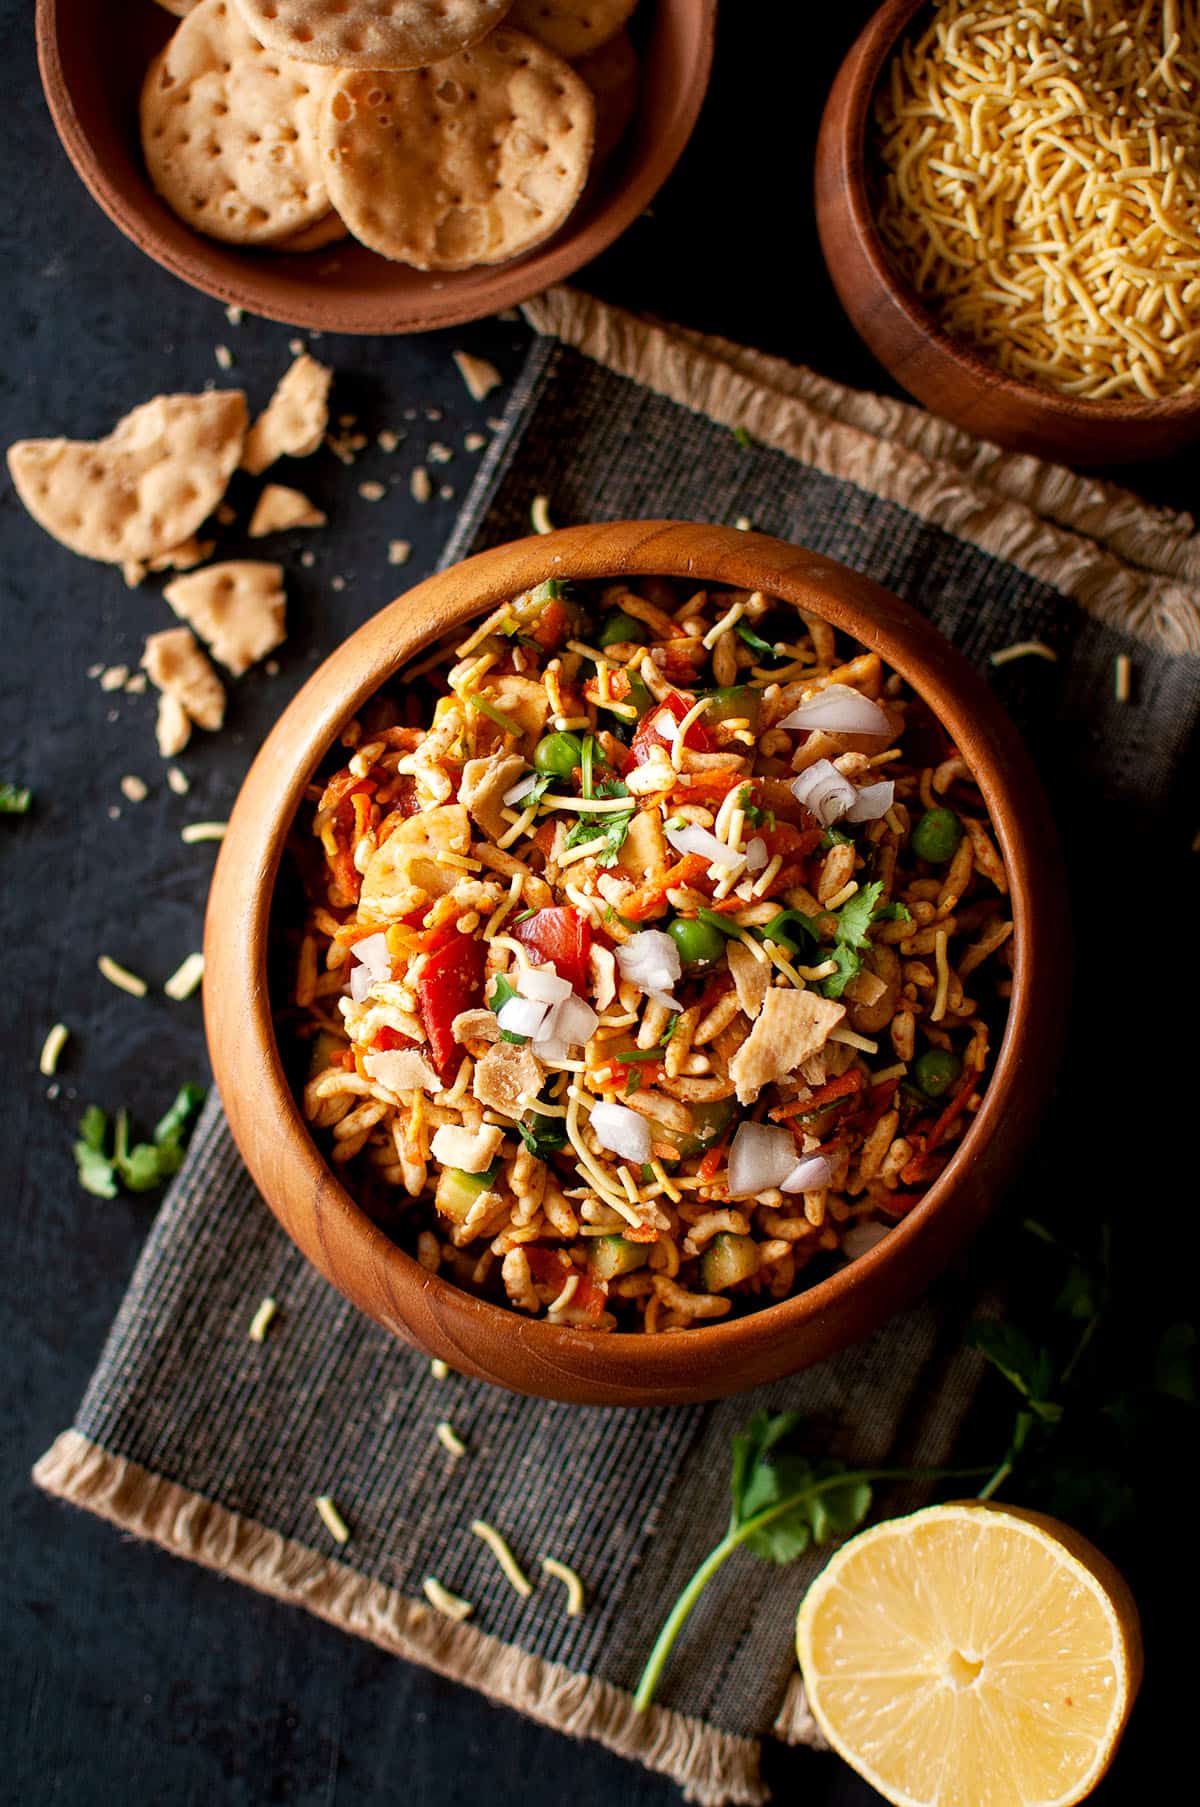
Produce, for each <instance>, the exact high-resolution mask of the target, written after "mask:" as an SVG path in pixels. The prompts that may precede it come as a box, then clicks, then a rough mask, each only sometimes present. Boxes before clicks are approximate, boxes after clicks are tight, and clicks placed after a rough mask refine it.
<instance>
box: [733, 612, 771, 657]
mask: <svg viewBox="0 0 1200 1807" xmlns="http://www.w3.org/2000/svg"><path fill="white" fill-rule="evenodd" d="M733 631H734V633H735V634H736V635H737V637H738V639H739V640H742V641H744V642H745V644H746V645H747V646H748V647H749V648H750V651H751V652H752V653H757V654H758V656H759V658H760V659H771V660H775V659H777V658H778V657H779V654H778V653H777V652H776V651H775V648H774V647H773V646H772V645H771V642H770V641H769V640H764V639H763V637H762V635H761V634H756V633H755V631H754V629H753V628H752V627H747V626H746V623H745V622H744V621H738V622H735V624H734V629H733Z"/></svg>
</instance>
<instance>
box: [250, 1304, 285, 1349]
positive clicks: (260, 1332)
mask: <svg viewBox="0 0 1200 1807" xmlns="http://www.w3.org/2000/svg"><path fill="white" fill-rule="evenodd" d="M278 1309H279V1308H278V1306H277V1305H276V1303H275V1301H274V1299H272V1298H269V1297H268V1298H266V1299H264V1300H263V1302H262V1304H261V1305H260V1306H259V1308H258V1310H257V1311H256V1312H255V1314H254V1316H253V1317H252V1318H251V1320H250V1328H249V1330H248V1331H247V1332H246V1335H247V1336H248V1337H249V1339H250V1341H251V1342H252V1343H262V1342H265V1341H266V1337H267V1326H268V1325H269V1324H270V1322H271V1319H272V1318H273V1317H274V1316H275V1313H276V1312H277V1310H278Z"/></svg>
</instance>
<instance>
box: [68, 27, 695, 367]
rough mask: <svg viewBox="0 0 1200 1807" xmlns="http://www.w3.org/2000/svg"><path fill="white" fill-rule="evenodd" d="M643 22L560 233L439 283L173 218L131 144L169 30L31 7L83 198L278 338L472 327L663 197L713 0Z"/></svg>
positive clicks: (688, 115)
mask: <svg viewBox="0 0 1200 1807" xmlns="http://www.w3.org/2000/svg"><path fill="white" fill-rule="evenodd" d="M639 12H644V13H645V14H646V20H645V25H646V28H647V29H646V30H645V33H644V38H645V49H644V54H643V55H642V58H641V87H640V90H639V95H638V109H637V115H636V117H635V119H634V122H633V124H632V126H631V127H630V130H629V133H628V135H627V137H626V139H625V141H624V142H623V143H622V144H621V146H620V147H619V148H618V149H617V151H616V152H615V153H614V155H613V157H612V159H611V161H610V162H609V163H607V164H606V165H605V166H604V168H603V169H602V170H600V171H599V172H598V174H597V175H596V176H595V177H594V178H593V180H592V182H591V183H589V185H588V188H587V189H586V190H585V192H584V194H583V196H582V197H581V199H580V201H579V203H578V205H577V206H576V208H575V211H574V212H573V213H572V215H571V217H570V219H569V220H567V222H566V223H565V225H564V226H563V228H562V230H561V231H560V232H558V233H557V234H556V235H555V236H554V237H553V238H551V239H548V240H547V241H546V243H545V244H543V245H539V246H537V247H536V248H535V249H534V250H532V251H530V252H528V253H527V254H526V255H525V256H524V257H519V258H515V259H513V260H512V261H511V262H509V263H504V264H494V265H488V266H482V265H481V266H480V267H479V268H477V269H474V270H461V271H456V272H453V273H449V272H447V273H441V274H439V273H437V272H430V273H426V272H424V271H421V270H413V269H410V268H409V267H408V266H407V265H406V264H398V263H389V262H388V261H387V259H386V258H382V257H378V256H376V255H375V253H374V252H372V251H368V250H366V249H365V248H364V247H363V246H362V245H357V244H355V242H354V240H353V239H346V240H345V241H343V242H341V243H338V244H336V245H331V246H330V247H329V248H328V249H327V250H324V251H315V252H310V253H309V254H308V255H307V256H303V257H297V256H288V255H286V254H282V253H279V252H274V253H272V252H269V251H255V250H249V249H240V248H239V247H238V246H236V245H225V244H220V243H219V242H218V241H217V240H216V239H209V238H204V237H202V236H201V235H200V234H199V233H196V232H193V231H192V230H191V228H190V227H189V226H185V225H184V223H183V221H182V220H180V219H177V218H176V216H175V215H174V214H173V213H172V212H171V210H170V208H169V207H168V206H167V205H166V203H165V202H164V201H162V200H160V199H159V197H158V195H157V194H156V193H155V191H154V189H153V188H152V187H151V185H150V181H149V178H148V177H147V175H146V171H145V167H144V165H143V162H142V154H141V146H140V144H139V140H138V94H139V92H140V90H141V84H142V77H143V76H144V74H145V72H146V65H147V64H148V63H149V61H150V58H151V57H152V56H153V55H154V54H155V53H156V52H157V51H158V50H159V49H161V47H162V45H163V44H164V43H165V41H166V39H167V38H168V36H169V35H170V33H171V31H172V30H173V29H174V27H175V25H176V23H177V21H176V20H174V19H172V18H171V16H170V14H168V13H167V12H165V11H164V10H163V8H162V7H160V6H156V5H155V4H153V0H121V4H120V5H119V6H118V7H114V5H113V0H37V38H38V61H39V65H40V67H41V72H42V86H43V87H44V89H45V91H46V99H47V101H48V103H49V106H50V112H51V114H52V116H53V118H54V123H55V126H56V127H57V129H58V135H59V137H60V138H61V140H62V143H63V147H64V149H65V150H66V153H67V155H68V156H69V157H70V159H71V162H72V163H73V164H74V165H75V168H76V170H77V171H78V173H79V175H80V176H81V178H82V179H83V182H84V184H85V186H86V187H87V189H88V191H89V192H90V194H91V195H92V198H93V199H94V200H96V201H98V202H99V204H100V206H101V207H103V209H104V211H105V213H107V215H108V217H109V218H110V219H111V220H112V221H114V223H115V224H116V225H118V226H119V227H120V228H121V231H122V232H123V233H124V234H125V236H126V238H130V239H132V240H133V242H134V244H135V245H137V246H138V247H139V249H140V250H142V251H145V252H146V254H147V255H148V256H150V257H152V258H154V260H155V262H156V263H160V264H162V265H163V267H164V269H167V270H170V271H171V272H172V274H173V275H175V276H180V277H182V278H183V280H184V282H188V283H191V285H192V287H193V288H197V289H202V290H203V291H204V293H205V294H206V295H214V296H215V297H216V298H217V300H218V301H223V302H226V303H234V304H236V305H237V306H238V307H244V308H247V309H248V310H249V311H250V312H251V313H253V314H262V315H264V316H265V317H266V318H267V319H268V320H282V321H283V322H284V323H285V324H286V325H288V326H306V327H315V328H317V329H319V330H323V331H328V332H342V333H409V332H424V331H426V330H428V329H430V328H433V327H439V326H453V325H455V324H457V323H458V322H460V321H463V320H478V319H481V318H482V317H483V316H484V315H485V314H494V313H496V312H497V311H498V310H499V309H501V308H506V307H513V306H515V305H516V303H517V302H519V301H524V300H526V299H527V298H528V297H529V296H530V295H536V294H538V293H539V292H540V291H541V290H542V289H544V288H546V287H547V286H548V285H549V284H550V283H553V282H561V281H563V280H564V279H565V278H566V277H568V276H570V275H571V274H572V272H573V271H575V270H578V269H579V268H580V266H581V265H582V264H585V263H588V262H589V261H590V260H591V259H592V258H593V257H596V256H598V254H599V253H600V252H601V251H603V250H604V248H605V247H606V246H607V245H610V244H611V243H612V242H613V240H614V239H615V238H617V237H618V235H619V234H620V233H622V232H624V230H625V228H626V227H627V226H628V225H629V224H630V223H631V222H632V221H633V220H635V219H636V218H637V217H638V215H639V214H640V213H642V212H643V211H644V209H645V208H646V207H648V206H649V204H650V202H651V201H652V200H653V198H654V196H655V195H656V194H657V192H658V190H659V189H660V188H661V187H662V185H663V183H664V182H665V181H666V179H667V177H668V176H669V175H670V173H671V170H672V169H673V168H674V167H675V163H676V161H677V160H678V158H679V155H680V153H681V151H682V150H683V147H684V145H685V144H686V143H687V141H688V138H689V137H690V136H691V131H692V127H693V126H694V125H695V123H696V118H697V115H698V114H699V111H700V106H701V102H702V101H703V99H704V93H705V89H706V88H707V86H708V77H709V70H710V67H711V64H712V50H713V27H714V22H715V17H716V0H641V7H640V9H639ZM638 23H639V16H638V15H637V14H635V16H634V24H635V25H637V24H638ZM641 41H642V34H641V33H639V43H640V42H641Z"/></svg>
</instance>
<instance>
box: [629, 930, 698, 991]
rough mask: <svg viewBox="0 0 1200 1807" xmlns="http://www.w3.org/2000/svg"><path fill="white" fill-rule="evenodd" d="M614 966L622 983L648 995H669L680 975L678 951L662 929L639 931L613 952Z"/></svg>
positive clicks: (681, 968)
mask: <svg viewBox="0 0 1200 1807" xmlns="http://www.w3.org/2000/svg"><path fill="white" fill-rule="evenodd" d="M617 964H618V966H619V967H620V969H621V977H622V978H623V979H628V980H629V982H630V984H631V985H636V986H637V988H638V990H639V991H644V992H648V993H653V992H656V991H661V992H667V991H670V989H671V987H672V985H674V983H675V981H676V979H678V977H679V976H680V974H681V973H682V971H683V966H682V963H681V961H680V958H679V949H678V948H677V947H676V945H675V943H674V942H673V941H672V939H671V937H670V936H669V935H668V934H665V933H664V931H663V930H662V929H641V930H639V931H638V933H637V934H636V935H631V936H630V937H629V940H628V941H625V942H622V943H621V945H620V946H619V947H618V948H617ZM675 1008H678V1006H675Z"/></svg>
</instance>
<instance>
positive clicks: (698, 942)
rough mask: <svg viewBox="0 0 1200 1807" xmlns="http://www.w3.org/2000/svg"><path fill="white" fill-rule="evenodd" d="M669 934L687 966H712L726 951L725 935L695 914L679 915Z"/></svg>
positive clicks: (670, 927) (671, 925) (668, 931)
mask: <svg viewBox="0 0 1200 1807" xmlns="http://www.w3.org/2000/svg"><path fill="white" fill-rule="evenodd" d="M667 934H668V935H669V936H670V937H671V940H672V941H673V942H674V943H675V946H676V947H677V948H678V949H679V958H680V959H681V960H682V961H683V964H684V965H685V966H711V965H712V964H713V962H714V961H716V960H719V959H720V958H721V956H722V955H723V954H724V952H725V937H724V935H721V934H718V932H717V930H716V929H712V928H710V927H709V926H708V924H707V923H706V922H700V921H699V920H698V919H697V918H696V917H695V916H677V917H676V918H675V920H674V922H671V923H668V925H667Z"/></svg>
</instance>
